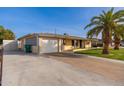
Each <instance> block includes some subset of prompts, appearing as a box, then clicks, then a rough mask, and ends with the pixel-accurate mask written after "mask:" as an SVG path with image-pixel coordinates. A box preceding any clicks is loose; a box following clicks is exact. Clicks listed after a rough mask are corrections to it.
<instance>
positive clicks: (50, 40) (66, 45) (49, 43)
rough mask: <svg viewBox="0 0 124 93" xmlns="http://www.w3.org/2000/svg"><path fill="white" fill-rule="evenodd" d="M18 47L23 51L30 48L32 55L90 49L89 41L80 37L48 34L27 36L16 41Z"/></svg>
mask: <svg viewBox="0 0 124 93" xmlns="http://www.w3.org/2000/svg"><path fill="white" fill-rule="evenodd" d="M18 44H19V45H18V47H19V48H20V49H21V50H24V51H25V45H31V46H32V53H38V54H41V53H51V52H64V51H70V50H73V49H75V48H91V41H90V40H88V39H84V38H82V37H76V36H70V35H59V34H49V33H40V34H37V33H34V34H28V35H25V36H23V37H20V38H19V39H18Z"/></svg>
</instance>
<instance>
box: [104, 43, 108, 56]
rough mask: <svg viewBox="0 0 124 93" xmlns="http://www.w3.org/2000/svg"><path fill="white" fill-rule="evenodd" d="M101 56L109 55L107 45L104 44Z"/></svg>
mask: <svg viewBox="0 0 124 93" xmlns="http://www.w3.org/2000/svg"><path fill="white" fill-rule="evenodd" d="M102 54H109V44H108V43H104V45H103V51H102Z"/></svg>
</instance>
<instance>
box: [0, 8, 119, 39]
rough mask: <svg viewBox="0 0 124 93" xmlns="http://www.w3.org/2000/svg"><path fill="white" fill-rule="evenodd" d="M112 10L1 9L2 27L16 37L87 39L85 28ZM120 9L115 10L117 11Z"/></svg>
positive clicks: (0, 23) (0, 22)
mask: <svg viewBox="0 0 124 93" xmlns="http://www.w3.org/2000/svg"><path fill="white" fill-rule="evenodd" d="M108 9H110V8H104V7H103V8H102V7H101V8H99V7H96V8H92V7H91V8H83V7H82V8H71V7H70V8H58V7H56V8H51V7H49V8H48V7H46V8H45V7H41V8H35V7H34V8H31V7H30V8H29V7H28V8H0V25H3V26H4V27H5V28H8V29H11V30H12V31H13V32H14V33H15V34H16V37H17V38H18V37H20V36H23V35H25V34H29V33H36V32H37V33H40V32H48V33H55V29H56V33H58V34H63V33H68V34H69V35H76V36H81V37H86V33H87V30H84V27H85V26H86V25H87V24H88V23H89V22H90V19H91V18H92V17H93V16H95V15H99V14H100V13H101V12H102V10H105V11H106V10H108ZM117 9H120V8H115V10H117Z"/></svg>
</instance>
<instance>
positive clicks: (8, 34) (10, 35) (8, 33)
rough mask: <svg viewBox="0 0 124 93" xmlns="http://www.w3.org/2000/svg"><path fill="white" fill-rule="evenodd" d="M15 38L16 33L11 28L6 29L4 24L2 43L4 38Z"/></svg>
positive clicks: (0, 41)
mask: <svg viewBox="0 0 124 93" xmlns="http://www.w3.org/2000/svg"><path fill="white" fill-rule="evenodd" d="M13 39H15V35H14V33H13V32H12V31H11V30H9V29H5V28H4V27H3V26H0V44H1V43H2V41H3V40H13Z"/></svg>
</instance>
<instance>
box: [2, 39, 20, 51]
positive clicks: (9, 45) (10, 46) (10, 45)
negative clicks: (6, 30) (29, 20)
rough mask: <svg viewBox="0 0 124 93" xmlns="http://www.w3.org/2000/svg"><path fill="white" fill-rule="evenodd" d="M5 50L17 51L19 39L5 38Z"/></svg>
mask: <svg viewBox="0 0 124 93" xmlns="http://www.w3.org/2000/svg"><path fill="white" fill-rule="evenodd" d="M3 48H4V52H7V51H17V50H18V43H17V40H3Z"/></svg>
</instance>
